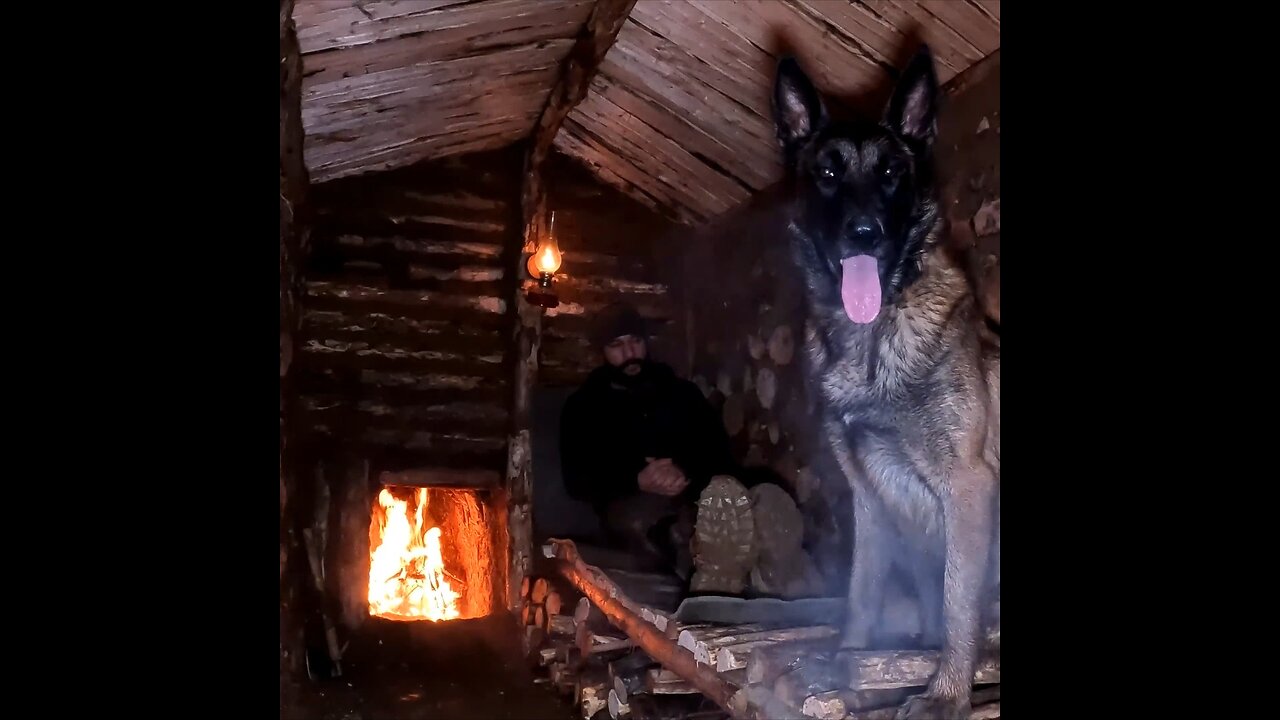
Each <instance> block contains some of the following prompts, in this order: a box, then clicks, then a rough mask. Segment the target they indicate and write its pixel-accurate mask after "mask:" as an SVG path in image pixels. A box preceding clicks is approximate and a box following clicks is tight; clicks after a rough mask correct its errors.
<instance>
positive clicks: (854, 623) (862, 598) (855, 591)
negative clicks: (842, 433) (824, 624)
mask: <svg viewBox="0 0 1280 720" xmlns="http://www.w3.org/2000/svg"><path fill="white" fill-rule="evenodd" d="M884 522H885V518H884V513H883V511H881V510H880V509H879V508H878V507H877V506H876V501H875V498H874V497H872V495H871V492H870V490H869V489H868V488H866V487H863V486H862V485H861V484H860V483H859V484H855V486H854V488H853V553H852V555H853V567H852V569H851V570H850V572H849V595H848V598H847V600H848V602H847V607H846V608H845V622H844V633H843V635H842V636H841V638H840V647H841V648H844V649H858V650H862V649H866V648H869V647H871V643H872V639H873V637H874V635H875V633H876V630H877V629H878V628H879V626H880V618H881V615H882V613H883V610H884V588H885V583H886V582H887V581H888V576H889V566H890V562H891V560H892V555H891V553H890V548H889V546H888V543H887V542H886V539H885V526H884Z"/></svg>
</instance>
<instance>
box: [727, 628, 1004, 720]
mask: <svg viewBox="0 0 1280 720" xmlns="http://www.w3.org/2000/svg"><path fill="white" fill-rule="evenodd" d="M937 668H938V653H937V652H936V651H900V650H899V651H876V652H868V651H838V652H837V651H823V652H813V651H812V650H810V649H807V648H803V647H795V646H781V645H775V646H772V647H761V648H757V649H755V650H753V651H752V652H751V653H750V655H749V657H748V659H747V664H746V670H745V674H744V678H743V680H744V682H743V685H742V686H741V689H740V690H739V691H738V693H737V694H735V695H734V697H733V700H732V701H731V705H732V706H733V713H734V716H735V717H742V718H769V719H770V720H774V719H775V718H778V717H804V718H818V719H819V720H879V719H880V718H884V719H885V720H892V718H893V717H894V716H895V713H896V712H897V708H898V707H899V706H900V705H901V704H902V703H903V702H904V701H906V699H907V698H909V697H910V696H912V695H915V694H917V693H920V692H923V690H924V687H925V685H927V684H928V682H929V678H930V677H932V675H933V673H934V672H935V671H936V670H937ZM999 682H1000V661H999V657H996V656H984V657H983V658H981V660H980V662H979V664H978V668H977V674H976V677H975V683H976V685H977V687H976V689H975V690H974V694H973V698H972V705H973V712H972V713H971V714H970V718H971V719H973V720H976V719H979V718H981V719H990V718H998V717H1000V685H999Z"/></svg>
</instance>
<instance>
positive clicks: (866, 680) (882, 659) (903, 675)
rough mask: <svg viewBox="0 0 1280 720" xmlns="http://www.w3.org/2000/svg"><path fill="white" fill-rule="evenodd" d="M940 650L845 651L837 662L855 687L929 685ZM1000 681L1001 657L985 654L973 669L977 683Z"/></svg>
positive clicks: (850, 685) (868, 688)
mask: <svg viewBox="0 0 1280 720" xmlns="http://www.w3.org/2000/svg"><path fill="white" fill-rule="evenodd" d="M938 655H939V654H938V652H937V651H907V650H895V651H885V652H867V651H844V652H841V653H839V654H838V655H837V656H836V661H837V662H838V663H839V664H840V665H841V667H843V668H844V670H845V673H844V677H846V678H847V686H848V687H850V688H853V689H856V690H883V689H889V688H900V687H918V686H924V685H927V684H928V682H929V678H931V677H933V674H934V673H935V672H937V670H938ZM998 682H1000V659H999V658H998V657H991V656H984V657H981V658H979V661H978V663H977V665H976V667H975V670H974V684H978V685H985V684H991V683H998Z"/></svg>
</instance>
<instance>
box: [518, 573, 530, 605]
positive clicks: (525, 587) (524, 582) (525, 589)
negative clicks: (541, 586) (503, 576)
mask: <svg viewBox="0 0 1280 720" xmlns="http://www.w3.org/2000/svg"><path fill="white" fill-rule="evenodd" d="M532 588H533V582H532V581H531V580H530V579H529V578H528V577H523V578H520V597H521V598H522V599H524V600H528V599H529V591H530V590H531V589H532Z"/></svg>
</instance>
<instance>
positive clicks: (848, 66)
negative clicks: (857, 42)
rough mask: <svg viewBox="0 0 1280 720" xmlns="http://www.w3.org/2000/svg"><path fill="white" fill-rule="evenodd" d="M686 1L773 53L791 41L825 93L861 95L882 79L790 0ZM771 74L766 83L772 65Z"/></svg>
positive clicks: (875, 66)
mask: <svg viewBox="0 0 1280 720" xmlns="http://www.w3.org/2000/svg"><path fill="white" fill-rule="evenodd" d="M690 1H691V2H692V3H693V4H694V5H696V6H697V7H698V8H699V9H700V10H702V11H703V12H705V13H707V14H708V15H709V16H711V17H714V18H716V19H718V20H720V21H721V22H722V23H725V24H726V25H728V26H730V27H731V28H733V29H734V31H736V32H737V33H739V34H741V35H742V36H743V37H744V38H746V39H747V40H748V41H749V42H751V43H752V44H753V45H755V46H757V47H760V48H762V49H764V50H765V51H766V52H768V53H769V54H770V55H772V56H775V57H776V56H777V55H778V54H779V52H780V51H781V50H783V49H784V48H783V45H782V42H783V41H784V40H786V41H789V44H790V46H791V50H792V51H793V52H795V54H796V55H797V56H798V57H799V58H800V59H801V63H802V64H803V65H804V67H805V68H806V69H809V71H810V73H811V74H812V75H813V77H814V81H815V82H816V83H818V84H819V86H820V87H822V89H823V90H825V91H826V92H828V93H831V94H835V95H843V96H850V95H852V96H860V95H862V94H864V93H866V92H867V91H868V90H870V89H875V88H878V87H880V86H881V85H882V84H883V81H884V78H885V71H884V70H883V69H882V68H881V67H880V65H879V64H878V63H877V62H876V61H875V60H874V59H873V58H869V57H867V56H866V55H865V53H864V52H863V51H861V50H859V49H858V48H856V47H855V46H853V45H852V44H850V43H848V42H847V41H843V40H842V39H841V38H839V37H837V36H836V35H834V34H833V33H831V32H829V31H828V30H827V29H826V28H825V27H822V26H820V25H819V24H818V23H816V22H815V21H814V20H813V18H811V17H809V16H808V15H806V14H805V13H803V12H800V11H799V10H798V9H797V8H795V7H793V6H791V5H789V4H785V3H781V2H762V3H724V2H715V0H690ZM769 77H770V79H769V83H768V84H767V85H766V88H768V87H769V86H771V85H772V83H773V79H772V77H773V73H772V71H770V73H769Z"/></svg>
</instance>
